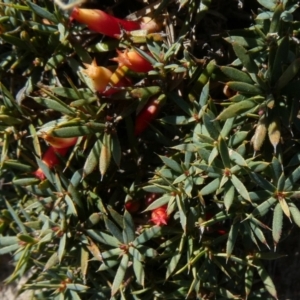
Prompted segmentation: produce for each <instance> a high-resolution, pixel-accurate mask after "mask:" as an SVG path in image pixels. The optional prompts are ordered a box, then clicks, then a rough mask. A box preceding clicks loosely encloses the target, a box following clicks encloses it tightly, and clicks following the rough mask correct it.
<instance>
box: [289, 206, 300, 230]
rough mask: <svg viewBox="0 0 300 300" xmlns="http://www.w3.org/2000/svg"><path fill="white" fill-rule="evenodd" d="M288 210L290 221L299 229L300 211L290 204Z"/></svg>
mask: <svg viewBox="0 0 300 300" xmlns="http://www.w3.org/2000/svg"><path fill="white" fill-rule="evenodd" d="M289 208H290V212H291V217H292V220H293V221H294V223H295V224H296V225H297V226H298V227H300V211H299V209H298V207H297V206H296V205H295V204H294V203H291V202H290V203H289Z"/></svg>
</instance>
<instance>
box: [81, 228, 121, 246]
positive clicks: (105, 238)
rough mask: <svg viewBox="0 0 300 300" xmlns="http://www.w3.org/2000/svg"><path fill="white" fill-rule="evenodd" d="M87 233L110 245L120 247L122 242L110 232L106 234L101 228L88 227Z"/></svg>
mask: <svg viewBox="0 0 300 300" xmlns="http://www.w3.org/2000/svg"><path fill="white" fill-rule="evenodd" d="M86 233H87V234H88V235H89V236H90V237H91V238H93V239H95V240H96V241H98V242H100V243H103V244H105V245H109V246H112V247H115V248H118V247H119V245H120V242H119V241H118V240H117V239H116V238H115V237H114V236H111V235H109V234H106V233H104V232H102V231H99V230H93V229H88V230H87V231H86Z"/></svg>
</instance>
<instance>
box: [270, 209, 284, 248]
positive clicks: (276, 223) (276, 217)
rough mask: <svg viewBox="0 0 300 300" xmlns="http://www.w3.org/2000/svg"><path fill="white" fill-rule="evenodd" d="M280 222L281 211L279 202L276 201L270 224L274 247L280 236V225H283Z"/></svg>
mask: <svg viewBox="0 0 300 300" xmlns="http://www.w3.org/2000/svg"><path fill="white" fill-rule="evenodd" d="M282 223H283V211H282V208H281V205H280V203H277V205H276V206H275V209H274V214H273V224H272V236H273V241H274V247H275V249H276V246H277V244H278V242H279V240H280V237H281V233H282V225H283V224H282Z"/></svg>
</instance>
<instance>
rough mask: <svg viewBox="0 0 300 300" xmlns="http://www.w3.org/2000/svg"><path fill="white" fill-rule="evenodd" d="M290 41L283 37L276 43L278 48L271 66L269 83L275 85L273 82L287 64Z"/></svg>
mask: <svg viewBox="0 0 300 300" xmlns="http://www.w3.org/2000/svg"><path fill="white" fill-rule="evenodd" d="M289 46H290V41H289V38H288V36H285V37H283V38H282V39H280V40H279V41H278V48H277V51H276V55H275V58H274V63H273V65H272V71H271V83H272V84H275V82H276V81H277V80H278V79H279V77H280V75H281V74H282V66H283V64H287V60H288V54H289V48H290V47H289Z"/></svg>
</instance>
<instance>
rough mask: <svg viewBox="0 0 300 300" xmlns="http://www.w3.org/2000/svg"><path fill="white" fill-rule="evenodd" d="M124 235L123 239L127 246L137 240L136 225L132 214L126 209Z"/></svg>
mask: <svg viewBox="0 0 300 300" xmlns="http://www.w3.org/2000/svg"><path fill="white" fill-rule="evenodd" d="M123 221H124V225H123V228H124V233H123V238H124V242H125V243H126V244H128V243H131V242H133V240H134V239H135V225H134V222H133V219H132V216H131V214H130V213H129V212H128V211H127V210H126V209H125V212H124V219H123Z"/></svg>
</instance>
